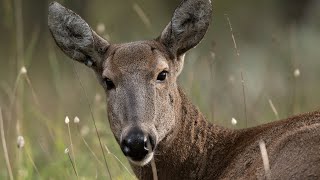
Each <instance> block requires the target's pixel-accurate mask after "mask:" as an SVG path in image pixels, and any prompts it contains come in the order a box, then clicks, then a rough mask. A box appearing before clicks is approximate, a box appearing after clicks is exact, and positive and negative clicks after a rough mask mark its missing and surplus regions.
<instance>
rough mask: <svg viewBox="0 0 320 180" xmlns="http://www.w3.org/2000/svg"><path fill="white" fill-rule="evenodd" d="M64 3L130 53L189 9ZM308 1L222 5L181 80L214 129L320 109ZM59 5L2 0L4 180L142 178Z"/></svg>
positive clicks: (0, 158) (136, 1)
mask: <svg viewBox="0 0 320 180" xmlns="http://www.w3.org/2000/svg"><path fill="white" fill-rule="evenodd" d="M58 2H59V3H61V4H63V5H64V6H66V7H68V8H70V9H72V10H74V11H75V12H77V13H78V14H80V15H81V16H82V17H83V18H84V19H85V20H86V21H87V22H88V23H89V25H90V26H91V27H92V28H93V29H94V30H95V31H96V32H97V33H98V34H100V35H101V36H103V37H104V38H106V39H108V40H109V41H110V42H112V43H121V42H129V41H137V40H143V39H152V38H156V37H157V36H158V35H159V34H160V33H161V31H162V29H163V28H164V27H165V26H166V24H167V23H168V22H169V21H170V18H171V15H172V12H173V11H174V9H175V7H176V6H177V5H178V4H179V2H180V1H179V0H161V1H157V0H106V1H101V0H100V1H99V0H90V1H89V0H82V1H75V0H59V1H58ZM298 2H299V1H287V0H270V1H263V0H260V1H255V2H252V1H250V0H243V1H241V2H240V1H239V2H238V1H232V0H224V1H214V2H213V9H214V12H213V14H214V15H213V19H212V23H211V26H210V28H209V31H208V33H207V35H206V36H205V39H204V40H203V41H202V42H201V44H200V45H198V46H197V47H196V48H195V49H193V50H191V51H190V52H189V53H188V54H187V55H186V60H185V66H184V70H183V72H182V74H181V75H180V78H179V84H180V85H181V86H182V87H183V89H184V90H185V92H186V93H187V94H188V96H189V97H190V98H191V99H192V100H193V102H194V103H195V104H196V105H197V106H198V107H199V108H200V109H201V111H202V112H203V113H204V114H205V116H206V117H207V119H208V120H209V121H211V122H213V123H216V124H219V125H222V126H225V127H229V128H245V127H253V126H257V125H260V124H263V123H268V122H271V121H275V120H279V119H282V118H286V117H289V116H292V115H294V114H299V113H303V112H308V111H314V110H317V109H319V107H320V96H319V95H318V94H319V92H320V80H319V77H320V51H319V47H320V43H319V42H320V21H319V20H318V19H319V18H320V11H319V10H320V3H319V2H317V1H315V0H314V1H312V0H309V1H307V0H306V1H305V4H306V5H305V4H300V3H298ZM48 4H49V1H46V0H45V1H41V0H29V1H22V0H0V42H1V43H0V135H1V148H0V162H2V163H0V179H11V177H13V178H14V179H77V176H78V177H79V179H110V176H111V177H112V179H136V178H135V177H134V175H133V173H132V171H131V169H130V166H129V163H128V162H127V160H126V158H125V157H124V156H123V154H122V152H121V150H120V148H119V146H118V144H117V143H116V141H115V139H114V138H113V134H112V132H111V130H110V128H109V124H108V119H107V116H106V105H105V101H106V97H105V94H104V92H103V89H102V88H101V87H100V85H99V84H98V81H97V80H96V77H95V74H94V73H93V71H91V70H89V69H88V68H86V67H85V66H83V65H81V64H78V63H75V62H73V61H71V60H70V59H69V58H68V57H66V56H65V55H64V54H63V53H62V52H61V51H60V49H59V48H58V47H57V46H56V45H55V43H54V40H53V39H52V37H51V35H50V33H49V30H48V27H47V7H48ZM67 117H68V118H67ZM66 121H67V123H66ZM106 164H107V165H106ZM108 169H109V172H108ZM109 173H110V174H109Z"/></svg>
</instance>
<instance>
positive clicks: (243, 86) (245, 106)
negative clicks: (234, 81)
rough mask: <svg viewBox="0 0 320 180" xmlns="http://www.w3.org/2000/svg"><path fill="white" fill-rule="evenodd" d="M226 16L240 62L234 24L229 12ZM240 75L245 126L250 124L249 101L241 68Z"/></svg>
mask: <svg viewBox="0 0 320 180" xmlns="http://www.w3.org/2000/svg"><path fill="white" fill-rule="evenodd" d="M225 16H226V19H227V21H228V24H229V28H230V33H231V37H232V41H233V45H234V49H235V51H236V55H237V57H238V60H239V62H240V50H239V48H238V46H237V42H236V38H235V37H234V34H233V29H232V24H231V21H230V18H229V16H228V14H225ZM240 67H241V64H240ZM240 76H241V85H242V96H243V104H244V116H245V120H246V121H245V127H247V126H248V115H247V102H246V92H245V84H244V83H245V82H244V78H243V72H242V69H240Z"/></svg>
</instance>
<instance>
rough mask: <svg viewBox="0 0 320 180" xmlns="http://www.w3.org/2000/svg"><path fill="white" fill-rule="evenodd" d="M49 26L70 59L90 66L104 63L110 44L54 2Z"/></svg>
mask: <svg viewBox="0 0 320 180" xmlns="http://www.w3.org/2000/svg"><path fill="white" fill-rule="evenodd" d="M48 26H49V29H50V31H51V34H52V36H53V38H54V40H55V41H56V43H57V45H58V46H59V47H60V49H61V50H62V51H63V52H64V53H65V54H67V55H68V56H69V57H70V58H72V59H74V60H76V61H79V62H81V63H84V64H86V65H88V66H98V65H99V64H101V63H102V55H103V52H105V51H106V49H107V48H108V46H109V43H108V42H107V41H106V40H104V39H103V38H101V37H100V36H98V35H97V34H96V33H95V32H94V31H93V30H92V29H91V28H90V26H89V25H88V24H87V23H86V22H85V21H84V20H83V19H82V18H81V17H80V16H79V15H77V14H76V13H74V12H73V11H71V10H69V9H67V8H65V7H63V6H62V5H60V4H59V3H57V2H52V3H51V4H50V6H49V14H48Z"/></svg>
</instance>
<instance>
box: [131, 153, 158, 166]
mask: <svg viewBox="0 0 320 180" xmlns="http://www.w3.org/2000/svg"><path fill="white" fill-rule="evenodd" d="M153 155H154V153H153V152H152V153H148V154H147V156H146V157H145V158H144V159H143V160H142V161H134V160H132V159H131V158H129V157H128V159H129V161H130V162H131V163H132V164H134V165H137V166H141V167H142V166H145V165H147V164H148V163H149V162H150V161H151V160H152V158H153Z"/></svg>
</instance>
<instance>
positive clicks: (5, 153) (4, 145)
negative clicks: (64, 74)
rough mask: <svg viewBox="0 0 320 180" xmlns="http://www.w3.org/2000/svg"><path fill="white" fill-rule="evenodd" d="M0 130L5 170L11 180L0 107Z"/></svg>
mask: <svg viewBox="0 0 320 180" xmlns="http://www.w3.org/2000/svg"><path fill="white" fill-rule="evenodd" d="M0 130H1V140H2V147H3V152H4V158H5V160H6V165H7V169H8V173H9V178H10V180H13V174H12V169H11V165H10V160H9V154H8V149H7V143H6V138H5V135H4V128H3V117H2V110H1V107H0Z"/></svg>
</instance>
